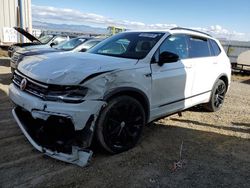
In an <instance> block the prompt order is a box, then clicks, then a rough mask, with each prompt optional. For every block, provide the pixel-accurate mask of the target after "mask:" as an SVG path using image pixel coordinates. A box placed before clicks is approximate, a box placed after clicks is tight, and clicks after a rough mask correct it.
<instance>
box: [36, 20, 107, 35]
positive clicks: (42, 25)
mask: <svg viewBox="0 0 250 188" xmlns="http://www.w3.org/2000/svg"><path fill="white" fill-rule="evenodd" d="M32 24H33V28H34V29H41V30H56V31H67V32H79V33H92V34H107V32H108V31H107V29H106V28H101V27H91V26H87V25H69V24H54V23H47V22H40V21H33V22H32Z"/></svg>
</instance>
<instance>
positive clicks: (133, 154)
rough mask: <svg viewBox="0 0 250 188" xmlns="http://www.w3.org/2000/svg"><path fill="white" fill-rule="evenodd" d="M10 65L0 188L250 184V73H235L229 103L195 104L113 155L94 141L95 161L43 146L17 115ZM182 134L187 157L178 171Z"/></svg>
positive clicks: (1, 122) (0, 131)
mask: <svg viewBox="0 0 250 188" xmlns="http://www.w3.org/2000/svg"><path fill="white" fill-rule="evenodd" d="M9 72H10V69H9V67H3V66H0V154H1V157H0V187H45V186H46V187H47V186H48V187H212V186H213V187H228V186H230V187H249V186H250V174H249V172H250V158H249V156H250V77H247V76H246V77H241V76H236V77H234V79H235V81H233V82H232V84H231V90H230V92H229V93H228V95H227V98H226V101H225V105H224V107H223V109H222V110H221V111H219V112H217V113H208V112H202V111H201V109H199V108H193V109H191V110H187V111H185V112H183V116H182V117H178V116H177V115H173V116H170V117H167V118H165V119H162V120H160V121H158V122H155V123H154V124H151V125H149V126H147V127H145V129H144V133H143V137H142V139H141V141H140V143H139V144H138V145H137V147H136V148H134V149H132V150H130V151H128V152H125V153H122V154H119V155H113V156H110V155H108V154H106V153H105V152H103V151H101V150H100V149H98V147H95V148H93V149H94V152H95V155H94V158H93V160H92V162H91V164H90V166H89V167H86V168H80V167H77V166H74V165H70V164H66V163H63V162H60V161H57V160H54V159H51V158H49V157H46V156H44V155H42V154H41V153H40V152H37V151H36V150H35V149H33V147H32V146H31V144H29V143H28V141H27V140H26V139H25V137H24V136H23V134H22V133H21V131H20V129H19V128H18V126H17V124H16V123H15V121H14V120H13V118H12V115H11V103H10V101H9V99H8V97H7V87H8V84H9V83H10V73H9ZM182 141H183V151H182V155H183V159H185V161H186V164H185V165H184V166H183V168H181V169H179V170H178V171H176V172H171V171H170V167H171V165H173V163H174V161H175V160H178V159H179V150H180V145H181V143H182Z"/></svg>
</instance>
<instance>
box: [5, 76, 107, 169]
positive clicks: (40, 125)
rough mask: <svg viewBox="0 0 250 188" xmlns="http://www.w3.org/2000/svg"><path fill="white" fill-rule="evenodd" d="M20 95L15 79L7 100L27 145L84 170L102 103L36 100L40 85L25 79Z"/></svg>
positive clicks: (92, 101)
mask: <svg viewBox="0 0 250 188" xmlns="http://www.w3.org/2000/svg"><path fill="white" fill-rule="evenodd" d="M27 82H28V84H27V86H26V88H25V89H24V91H22V90H21V89H20V87H21V83H20V82H19V81H18V78H17V77H14V80H13V83H12V84H11V85H10V87H9V96H10V98H11V100H12V101H13V103H14V104H15V105H16V107H15V108H14V109H13V111H12V112H13V116H14V118H15V120H16V121H17V123H18V125H19V127H20V128H21V130H22V132H23V133H24V135H25V136H26V138H27V139H28V140H29V142H30V143H31V144H32V145H33V146H34V147H35V148H36V149H37V150H39V151H41V152H43V153H44V154H46V155H48V156H51V157H53V158H56V159H59V160H62V161H65V162H69V163H72V164H76V165H79V166H85V165H87V164H88V162H89V160H90V158H91V156H92V151H90V150H88V149H87V148H89V146H90V144H91V142H92V138H93V135H94V127H95V121H96V119H97V115H98V113H99V111H100V110H101V108H102V107H103V106H104V105H105V104H106V103H105V102H103V101H101V100H87V101H82V102H80V103H66V102H61V101H47V100H43V99H42V98H40V97H39V96H40V95H41V93H40V94H39V89H38V88H39V87H41V85H40V86H39V83H36V82H34V81H33V80H29V79H28V78H27Z"/></svg>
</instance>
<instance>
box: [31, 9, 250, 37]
mask: <svg viewBox="0 0 250 188" xmlns="http://www.w3.org/2000/svg"><path fill="white" fill-rule="evenodd" d="M32 17H33V20H34V21H42V22H49V23H57V24H65V23H66V24H78V25H86V24H89V25H92V26H101V27H107V26H111V25H114V26H117V27H124V28H127V29H155V30H165V29H169V28H172V27H177V24H166V23H156V24H145V23H143V22H138V21H129V20H116V19H113V18H108V17H105V16H102V15H98V14H93V13H84V12H81V11H78V10H74V9H65V8H56V7H51V6H37V5H32ZM193 29H197V30H200V31H203V32H208V33H210V34H212V35H213V36H215V37H217V38H226V39H231V40H250V35H249V34H245V33H240V32H236V31H229V30H227V29H225V28H223V27H222V26H220V25H214V26H210V27H207V28H201V27H200V28H193Z"/></svg>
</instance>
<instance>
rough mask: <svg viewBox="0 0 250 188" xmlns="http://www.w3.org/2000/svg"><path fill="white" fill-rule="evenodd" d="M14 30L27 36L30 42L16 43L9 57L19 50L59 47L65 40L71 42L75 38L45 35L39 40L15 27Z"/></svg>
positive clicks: (11, 47)
mask: <svg viewBox="0 0 250 188" xmlns="http://www.w3.org/2000/svg"><path fill="white" fill-rule="evenodd" d="M14 29H15V30H16V31H17V32H19V33H20V34H21V35H23V36H25V37H26V38H27V39H29V40H30V42H27V43H15V44H13V45H11V46H10V47H9V49H8V55H9V57H12V56H13V54H14V53H15V52H16V51H17V50H19V49H34V48H50V47H52V46H54V45H58V44H60V43H61V42H63V41H65V40H69V39H70V38H74V37H75V36H69V35H55V34H49V35H43V36H41V37H39V38H36V37H35V36H34V35H32V34H30V33H29V32H27V31H25V30H24V29H22V28H20V27H14Z"/></svg>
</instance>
